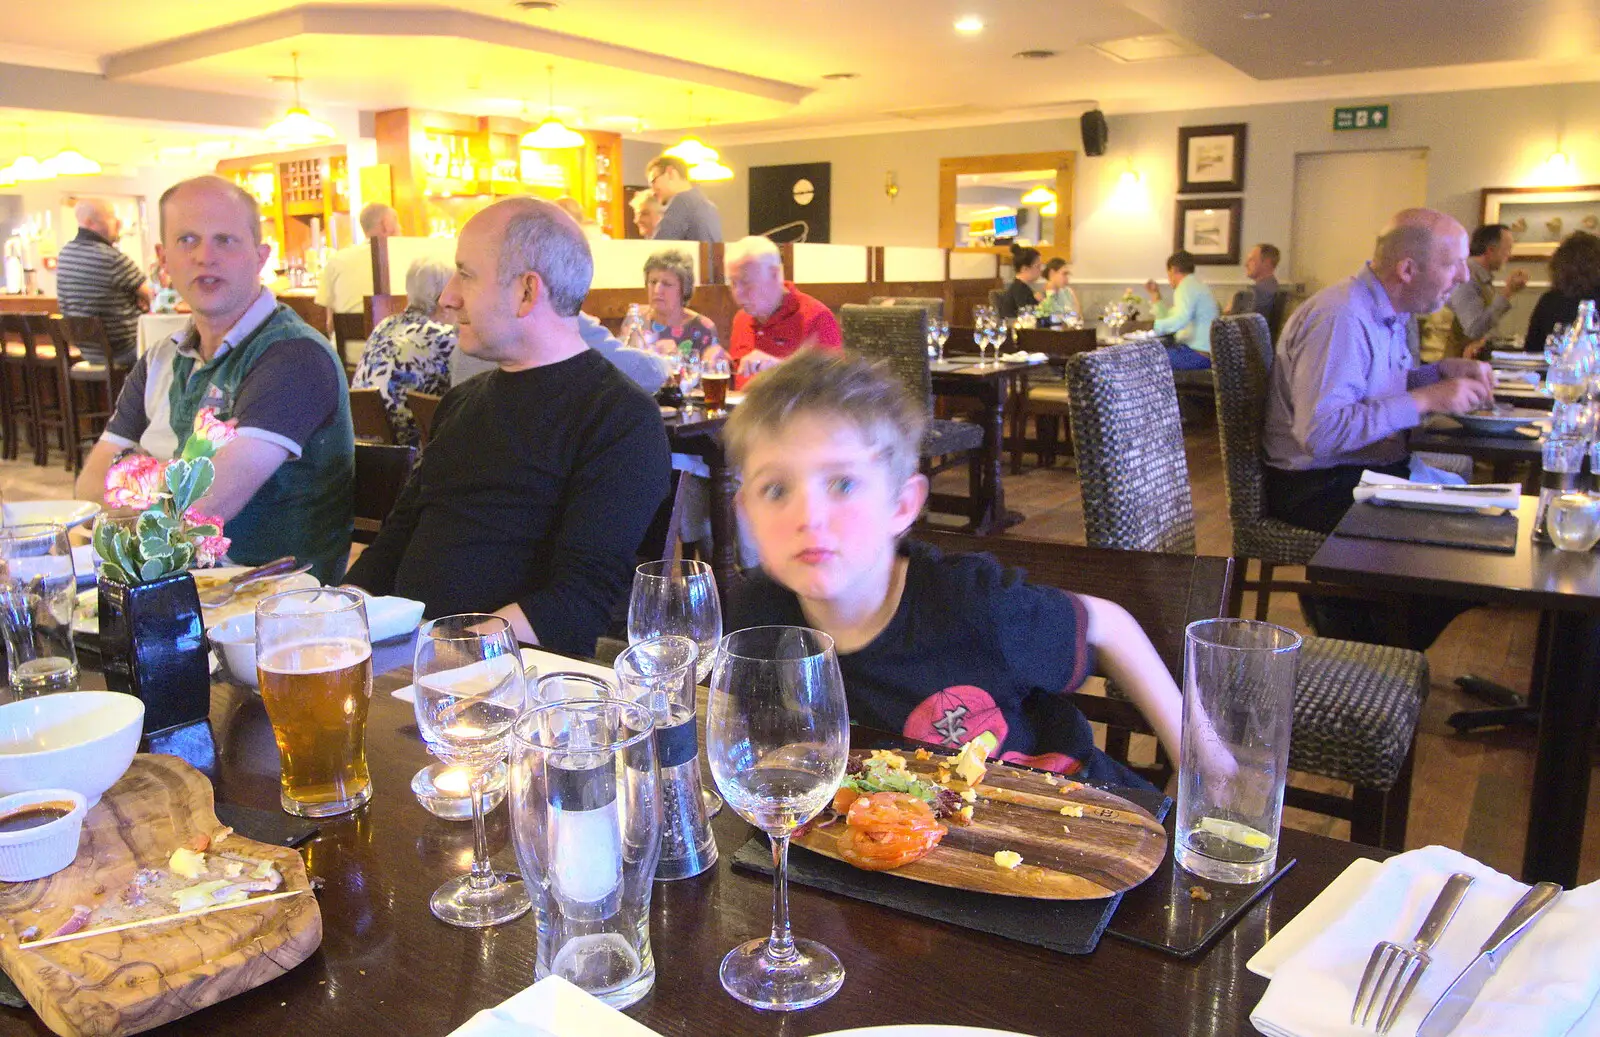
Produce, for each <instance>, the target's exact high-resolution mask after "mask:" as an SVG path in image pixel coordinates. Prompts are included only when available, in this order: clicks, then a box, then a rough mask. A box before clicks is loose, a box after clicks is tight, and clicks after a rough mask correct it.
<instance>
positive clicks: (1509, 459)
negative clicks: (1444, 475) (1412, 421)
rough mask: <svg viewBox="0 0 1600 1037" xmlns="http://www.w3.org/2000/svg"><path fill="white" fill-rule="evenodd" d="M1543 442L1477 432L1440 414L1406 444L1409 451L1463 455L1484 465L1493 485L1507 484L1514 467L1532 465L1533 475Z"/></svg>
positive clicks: (1528, 437) (1539, 438) (1529, 435)
mask: <svg viewBox="0 0 1600 1037" xmlns="http://www.w3.org/2000/svg"><path fill="white" fill-rule="evenodd" d="M1543 442H1544V440H1543V437H1542V436H1540V435H1536V434H1532V433H1531V432H1524V431H1521V430H1518V431H1517V432H1515V433H1512V434H1507V435H1489V434H1487V433H1483V432H1477V431H1474V430H1472V429H1469V428H1467V427H1465V426H1464V425H1462V424H1461V422H1459V421H1457V420H1456V419H1455V418H1452V417H1449V416H1447V415H1443V414H1439V415H1434V416H1432V417H1430V418H1429V419H1428V420H1427V421H1426V422H1424V423H1423V425H1422V427H1421V428H1418V429H1417V430H1415V431H1414V432H1412V433H1411V440H1410V444H1411V449H1412V450H1424V451H1429V452H1432V453H1438V454H1466V455H1467V456H1468V457H1470V458H1472V459H1473V460H1474V461H1487V462H1488V463H1489V464H1490V466H1491V467H1492V468H1493V470H1494V473H1493V476H1492V478H1493V480H1494V481H1495V482H1508V481H1510V480H1511V478H1512V476H1513V474H1514V473H1515V471H1516V468H1517V466H1518V465H1526V464H1532V465H1533V467H1534V470H1535V471H1537V470H1538V468H1539V466H1540V464H1541V463H1542V456H1541V454H1542V450H1543Z"/></svg>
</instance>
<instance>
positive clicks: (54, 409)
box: [5, 313, 71, 470]
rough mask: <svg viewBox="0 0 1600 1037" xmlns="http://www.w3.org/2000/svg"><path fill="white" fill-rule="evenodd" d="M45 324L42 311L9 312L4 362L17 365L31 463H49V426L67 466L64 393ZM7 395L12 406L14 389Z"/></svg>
mask: <svg viewBox="0 0 1600 1037" xmlns="http://www.w3.org/2000/svg"><path fill="white" fill-rule="evenodd" d="M49 328H50V326H49V318H47V317H45V316H44V315H42V314H35V313H13V314H9V315H8V316H7V318H6V331H7V335H6V338H7V340H8V342H7V346H6V361H5V362H6V365H7V367H8V368H12V367H15V368H20V376H21V377H20V389H21V396H20V399H23V400H25V401H26V402H25V403H24V407H25V408H26V411H27V420H26V428H27V429H28V439H29V441H30V442H31V443H32V444H33V463H34V464H36V465H41V466H45V465H49V463H50V440H49V432H50V431H51V430H52V429H53V430H54V431H55V432H56V434H57V435H58V436H59V437H60V440H61V447H62V449H63V450H67V451H68V455H69V456H68V469H69V470H70V469H71V456H70V453H71V452H70V450H68V447H67V423H66V418H65V414H64V411H63V409H62V406H61V401H62V399H64V398H65V397H66V395H67V393H66V392H65V391H64V389H65V383H64V382H63V381H61V380H59V379H58V377H57V370H56V347H55V344H54V343H53V342H52V341H50V338H49V334H50V332H49ZM41 340H43V341H41ZM13 341H14V342H17V343H20V345H21V349H20V351H18V350H16V349H14V347H13V345H12V342H13ZM10 395H11V398H12V400H13V407H15V403H16V401H17V400H18V399H19V397H18V396H17V395H16V394H14V393H12V394H10ZM13 456H15V455H13Z"/></svg>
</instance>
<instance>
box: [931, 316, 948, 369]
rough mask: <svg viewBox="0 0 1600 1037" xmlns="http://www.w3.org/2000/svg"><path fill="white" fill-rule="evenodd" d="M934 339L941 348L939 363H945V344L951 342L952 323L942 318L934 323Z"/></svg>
mask: <svg viewBox="0 0 1600 1037" xmlns="http://www.w3.org/2000/svg"><path fill="white" fill-rule="evenodd" d="M934 339H935V341H936V342H937V344H938V346H939V355H938V358H937V359H938V361H939V362H940V363H941V364H942V363H944V344H945V343H946V342H948V341H950V322H949V321H947V320H945V319H943V318H940V319H938V320H937V321H935V322H934Z"/></svg>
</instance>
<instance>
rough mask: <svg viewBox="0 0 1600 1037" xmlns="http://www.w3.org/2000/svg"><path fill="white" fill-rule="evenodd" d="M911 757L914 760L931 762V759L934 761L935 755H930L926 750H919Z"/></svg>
mask: <svg viewBox="0 0 1600 1037" xmlns="http://www.w3.org/2000/svg"><path fill="white" fill-rule="evenodd" d="M911 756H912V758H913V759H917V760H931V759H933V754H932V753H930V752H929V751H928V750H926V749H918V750H917V751H916V752H914V753H912V754H911Z"/></svg>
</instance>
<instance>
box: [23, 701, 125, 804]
mask: <svg viewBox="0 0 1600 1037" xmlns="http://www.w3.org/2000/svg"><path fill="white" fill-rule="evenodd" d="M143 732H144V703H143V702H140V701H139V700H138V699H137V698H135V697H134V696H132V695H124V694H122V693H121V692H115V691H64V692H60V693H59V694H55V695H41V696H39V697H38V698H32V699H22V700H20V701H18V702H8V703H6V704H5V705H3V706H0V796H9V795H11V794H12V793H16V792H31V791H34V790H37V789H72V790H73V791H75V792H79V793H81V794H82V795H83V797H84V798H85V799H86V800H88V801H89V806H91V807H92V806H94V805H95V804H96V803H98V802H100V794H101V793H103V792H105V790H106V789H108V788H110V787H111V786H113V785H115V784H116V783H117V779H118V778H120V777H122V775H123V773H124V772H125V771H127V769H128V764H130V763H132V762H133V754H134V753H135V752H137V751H138V749H139V736H140V735H141V734H142V733H143Z"/></svg>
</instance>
